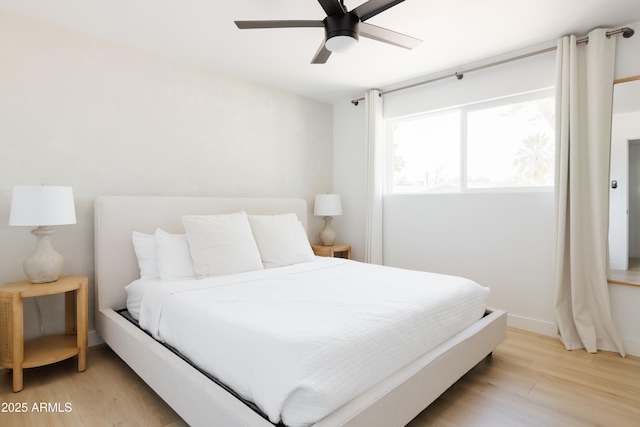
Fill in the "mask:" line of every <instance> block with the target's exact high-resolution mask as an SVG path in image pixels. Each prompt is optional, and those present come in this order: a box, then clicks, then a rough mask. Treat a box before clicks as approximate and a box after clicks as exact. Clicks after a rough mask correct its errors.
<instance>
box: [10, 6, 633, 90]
mask: <svg viewBox="0 0 640 427" xmlns="http://www.w3.org/2000/svg"><path fill="white" fill-rule="evenodd" d="M363 2H364V0H346V1H345V4H346V6H347V8H348V9H353V8H354V7H356V6H358V5H360V4H361V3H363ZM0 8H4V9H7V10H10V11H14V12H18V13H21V14H25V15H28V16H32V17H34V18H37V19H40V20H44V21H49V22H52V23H56V24H59V25H62V26H65V27H68V28H72V29H76V30H79V31H82V32H85V33H89V34H92V35H95V36H97V37H100V38H102V39H105V40H109V41H113V42H117V43H121V44H124V45H128V46H132V47H135V48H139V49H143V50H145V51H148V52H152V53H156V54H158V55H163V56H166V57H170V58H175V59H178V60H182V61H186V62H188V63H193V64H197V65H200V66H203V67H207V68H210V69H214V70H217V71H220V72H223V73H227V74H232V75H235V76H238V77H241V78H245V79H249V80H252V81H255V82H259V83H262V84H265V85H268V86H271V87H275V88H279V89H284V90H287V91H290V92H294V93H298V94H301V95H304V96H308V97H311V98H315V99H318V100H322V101H326V102H335V101H342V100H345V99H351V98H353V97H359V96H361V95H362V94H363V92H364V91H365V90H366V89H369V88H379V89H384V88H386V87H389V86H392V85H394V84H397V83H399V82H402V81H406V80H411V79H414V78H417V77H420V76H426V75H429V74H433V73H437V72H439V71H442V70H446V69H452V68H455V67H460V66H463V65H465V64H469V63H473V62H477V61H479V60H483V59H486V58H490V57H493V56H497V55H501V54H504V53H507V52H511V51H516V50H519V49H523V48H527V47H529V46H534V45H538V44H540V43H547V42H552V41H553V40H556V39H557V38H559V37H561V36H563V35H565V34H569V33H574V34H577V35H584V34H586V33H587V32H588V31H589V30H591V29H593V28H595V27H598V26H608V27H610V28H617V27H619V26H620V25H625V24H630V23H634V22H638V21H640V4H639V3H638V0H484V1H478V0H457V1H444V0H440V1H435V0H430V1H429V0H406V1H404V2H403V3H400V4H399V5H397V6H395V7H393V8H391V9H389V10H387V11H385V12H383V13H381V14H380V15H377V16H375V17H373V18H371V19H370V20H369V21H367V22H369V23H371V24H374V25H378V26H381V27H385V28H388V29H391V30H394V31H397V32H401V33H405V34H407V35H410V36H413V37H417V38H420V39H422V40H424V42H423V43H422V44H421V45H420V46H419V47H418V48H416V49H414V50H405V49H401V48H397V47H394V46H390V45H386V44H384V43H380V42H376V41H373V40H369V39H361V41H360V45H359V46H358V48H357V49H356V50H355V51H352V52H349V53H346V54H333V55H332V56H331V58H329V61H328V62H327V64H324V65H314V64H310V61H311V58H312V57H313V56H314V54H315V52H316V50H317V49H318V47H319V45H320V43H321V42H322V40H323V37H324V31H323V29H322V28H303V29H292V28H289V29H277V30H275V29H270V30H239V29H237V28H236V26H235V25H234V23H233V21H234V20H262V19H309V20H321V19H323V18H324V16H325V15H324V11H323V10H322V8H321V7H320V5H319V4H318V2H317V1H316V0H233V1H223V0H55V1H50V0H0ZM635 37H640V34H638V35H636V36H635Z"/></svg>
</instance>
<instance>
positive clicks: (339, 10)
mask: <svg viewBox="0 0 640 427" xmlns="http://www.w3.org/2000/svg"><path fill="white" fill-rule="evenodd" d="M318 3H320V6H322V8H323V9H324V11H325V13H326V14H327V16H329V15H338V14H339V15H344V14H345V13H347V11H346V9H345V8H344V6H343V5H342V3H341V2H340V0H318Z"/></svg>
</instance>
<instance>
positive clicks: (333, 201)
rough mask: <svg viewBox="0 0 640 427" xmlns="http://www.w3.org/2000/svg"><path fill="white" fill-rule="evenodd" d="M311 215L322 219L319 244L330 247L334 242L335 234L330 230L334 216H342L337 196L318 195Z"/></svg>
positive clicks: (340, 204) (338, 196)
mask: <svg viewBox="0 0 640 427" xmlns="http://www.w3.org/2000/svg"><path fill="white" fill-rule="evenodd" d="M313 214H314V215H316V216H321V217H322V219H324V228H323V229H322V230H321V231H320V243H322V244H323V245H324V246H331V245H333V244H334V243H335V242H336V232H335V231H334V230H333V228H331V220H332V219H333V217H334V216H338V215H342V203H341V202H340V195H339V194H318V195H317V196H316V201H315V205H314V209H313Z"/></svg>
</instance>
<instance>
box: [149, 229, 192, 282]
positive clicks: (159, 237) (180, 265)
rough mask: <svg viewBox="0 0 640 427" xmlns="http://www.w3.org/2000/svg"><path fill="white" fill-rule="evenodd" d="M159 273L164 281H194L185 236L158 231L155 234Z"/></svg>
mask: <svg viewBox="0 0 640 427" xmlns="http://www.w3.org/2000/svg"><path fill="white" fill-rule="evenodd" d="M154 238H155V243H156V249H157V251H158V253H157V256H158V258H157V264H158V273H159V275H160V278H161V279H162V280H180V279H194V278H195V277H196V273H195V271H194V269H193V263H192V262H191V254H190V253H189V244H188V243H187V237H186V236H185V235H184V234H170V233H167V232H166V231H164V230H161V229H159V228H158V229H157V230H156V232H155V234H154Z"/></svg>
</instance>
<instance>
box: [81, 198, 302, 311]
mask: <svg viewBox="0 0 640 427" xmlns="http://www.w3.org/2000/svg"><path fill="white" fill-rule="evenodd" d="M239 211H245V212H247V213H248V214H255V215H258V214H262V215H274V214H280V213H290V212H293V213H295V214H296V215H297V216H298V219H299V220H300V221H302V224H303V226H304V228H305V230H307V202H306V201H305V200H304V199H284V198H283V199H279V198H218V197H153V196H151V197H133V196H105V197H99V198H97V199H96V200H95V211H94V216H95V286H96V293H95V300H96V312H99V311H100V309H102V308H112V309H115V310H117V309H121V308H125V305H126V299H127V294H126V291H125V290H124V287H125V286H126V285H128V284H129V283H131V282H132V281H133V280H135V279H137V278H139V275H140V274H139V273H140V271H139V270H138V263H137V261H136V256H135V253H134V251H133V245H132V243H131V233H132V232H133V231H139V232H142V233H149V234H153V233H154V232H155V230H156V228H162V229H164V230H165V231H168V232H170V233H183V232H184V229H183V228H182V222H181V219H182V217H183V216H184V215H189V214H194V215H209V214H221V213H234V212H239Z"/></svg>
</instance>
